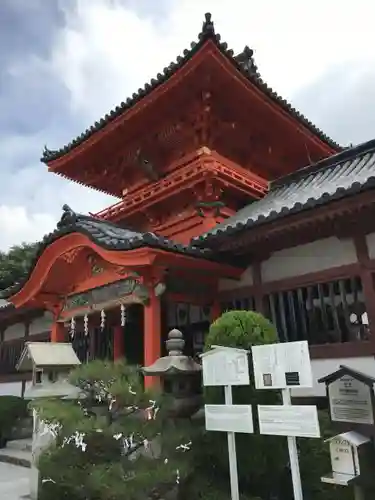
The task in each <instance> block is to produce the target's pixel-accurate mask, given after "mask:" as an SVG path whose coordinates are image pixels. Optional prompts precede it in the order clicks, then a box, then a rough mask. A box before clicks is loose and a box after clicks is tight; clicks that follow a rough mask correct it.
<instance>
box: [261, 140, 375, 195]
mask: <svg viewBox="0 0 375 500" xmlns="http://www.w3.org/2000/svg"><path fill="white" fill-rule="evenodd" d="M374 150H375V139H370V140H369V141H366V142H362V143H360V144H357V145H356V146H350V147H347V148H345V149H343V150H342V151H339V152H338V153H336V154H333V155H331V156H327V157H326V158H323V159H322V160H319V161H317V162H315V163H311V164H310V165H306V166H305V167H302V168H300V169H298V170H296V171H295V172H291V173H290V174H287V175H284V176H282V177H278V178H277V179H275V180H273V181H271V182H270V191H272V190H273V189H276V188H279V187H283V186H286V185H288V184H291V183H293V182H296V181H299V180H301V179H303V177H305V176H307V175H311V174H316V173H317V172H319V171H320V170H322V169H324V168H326V167H335V166H336V165H338V164H339V163H342V162H344V161H347V160H351V159H352V158H354V157H356V156H358V155H364V154H366V153H370V152H373V151H374Z"/></svg>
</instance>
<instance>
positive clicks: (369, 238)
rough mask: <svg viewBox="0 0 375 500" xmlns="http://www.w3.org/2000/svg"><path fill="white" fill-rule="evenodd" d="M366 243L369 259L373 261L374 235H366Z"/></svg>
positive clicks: (374, 253)
mask: <svg viewBox="0 0 375 500" xmlns="http://www.w3.org/2000/svg"><path fill="white" fill-rule="evenodd" d="M366 242H367V247H368V253H369V257H370V259H375V233H370V234H368V235H366Z"/></svg>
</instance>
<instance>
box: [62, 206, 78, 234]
mask: <svg viewBox="0 0 375 500" xmlns="http://www.w3.org/2000/svg"><path fill="white" fill-rule="evenodd" d="M62 210H63V214H62V216H61V219H60V221H59V222H58V223H57V227H58V228H59V229H60V228H62V227H64V226H69V225H70V224H74V223H75V222H77V214H76V213H75V212H74V211H73V210H72V209H71V208H70V206H69V205H67V204H64V205H63V207H62Z"/></svg>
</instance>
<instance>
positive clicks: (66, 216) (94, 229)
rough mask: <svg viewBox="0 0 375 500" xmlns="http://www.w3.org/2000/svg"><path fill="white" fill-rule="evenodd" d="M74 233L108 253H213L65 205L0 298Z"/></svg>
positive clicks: (200, 255) (17, 286) (202, 255)
mask: <svg viewBox="0 0 375 500" xmlns="http://www.w3.org/2000/svg"><path fill="white" fill-rule="evenodd" d="M74 232H79V233H81V234H84V235H85V236H87V237H88V238H89V239H90V240H92V241H93V242H94V243H95V244H97V245H99V246H101V247H102V248H105V249H108V250H118V251H121V250H122V251H124V250H135V249H137V248H142V247H148V248H157V249H160V250H166V251H168V252H174V253H180V254H185V255H188V256H191V257H198V258H206V259H209V260H211V259H213V253H212V251H211V250H209V249H202V248H196V247H194V246H192V245H182V244H180V243H176V242H174V241H172V240H169V239H167V238H165V237H164V236H158V235H156V234H154V233H141V232H137V231H132V230H130V229H126V228H122V227H120V226H118V225H116V224H112V223H110V222H107V221H101V220H99V219H96V218H94V217H91V216H88V215H82V214H76V213H75V212H73V210H71V209H70V208H69V207H68V206H67V205H64V207H63V215H62V217H61V220H60V222H59V223H58V224H57V229H56V230H55V231H53V232H52V233H50V234H47V235H46V236H45V237H44V238H43V240H42V241H41V243H40V244H39V248H38V251H37V253H36V256H35V258H34V261H33V262H32V265H31V267H30V269H29V270H28V272H27V273H26V275H25V276H24V277H23V279H22V280H20V282H19V283H16V284H14V285H13V286H12V287H10V288H7V289H6V290H3V291H1V292H0V298H5V299H6V298H8V297H10V296H11V295H13V294H14V293H16V292H17V291H18V290H20V289H21V288H22V286H23V284H24V283H25V282H26V281H27V279H28V277H29V276H30V274H31V272H32V270H33V268H34V267H35V265H36V263H37V261H38V259H39V258H40V256H41V254H42V253H43V252H44V250H45V249H46V247H47V246H49V245H51V244H52V243H53V242H54V241H56V240H58V239H59V238H61V237H63V236H65V235H67V234H70V233H74Z"/></svg>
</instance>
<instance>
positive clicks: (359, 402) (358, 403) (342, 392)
mask: <svg viewBox="0 0 375 500" xmlns="http://www.w3.org/2000/svg"><path fill="white" fill-rule="evenodd" d="M319 382H324V383H325V384H326V386H327V394H328V399H329V407H330V413H331V420H332V421H333V422H344V423H351V424H356V425H370V426H373V425H374V390H373V385H374V383H375V378H373V377H371V376H369V375H365V374H364V373H361V372H358V371H356V370H353V369H352V368H349V367H348V366H345V365H340V368H339V369H338V370H337V371H335V372H334V373H330V374H329V375H327V376H326V377H323V378H321V379H319Z"/></svg>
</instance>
